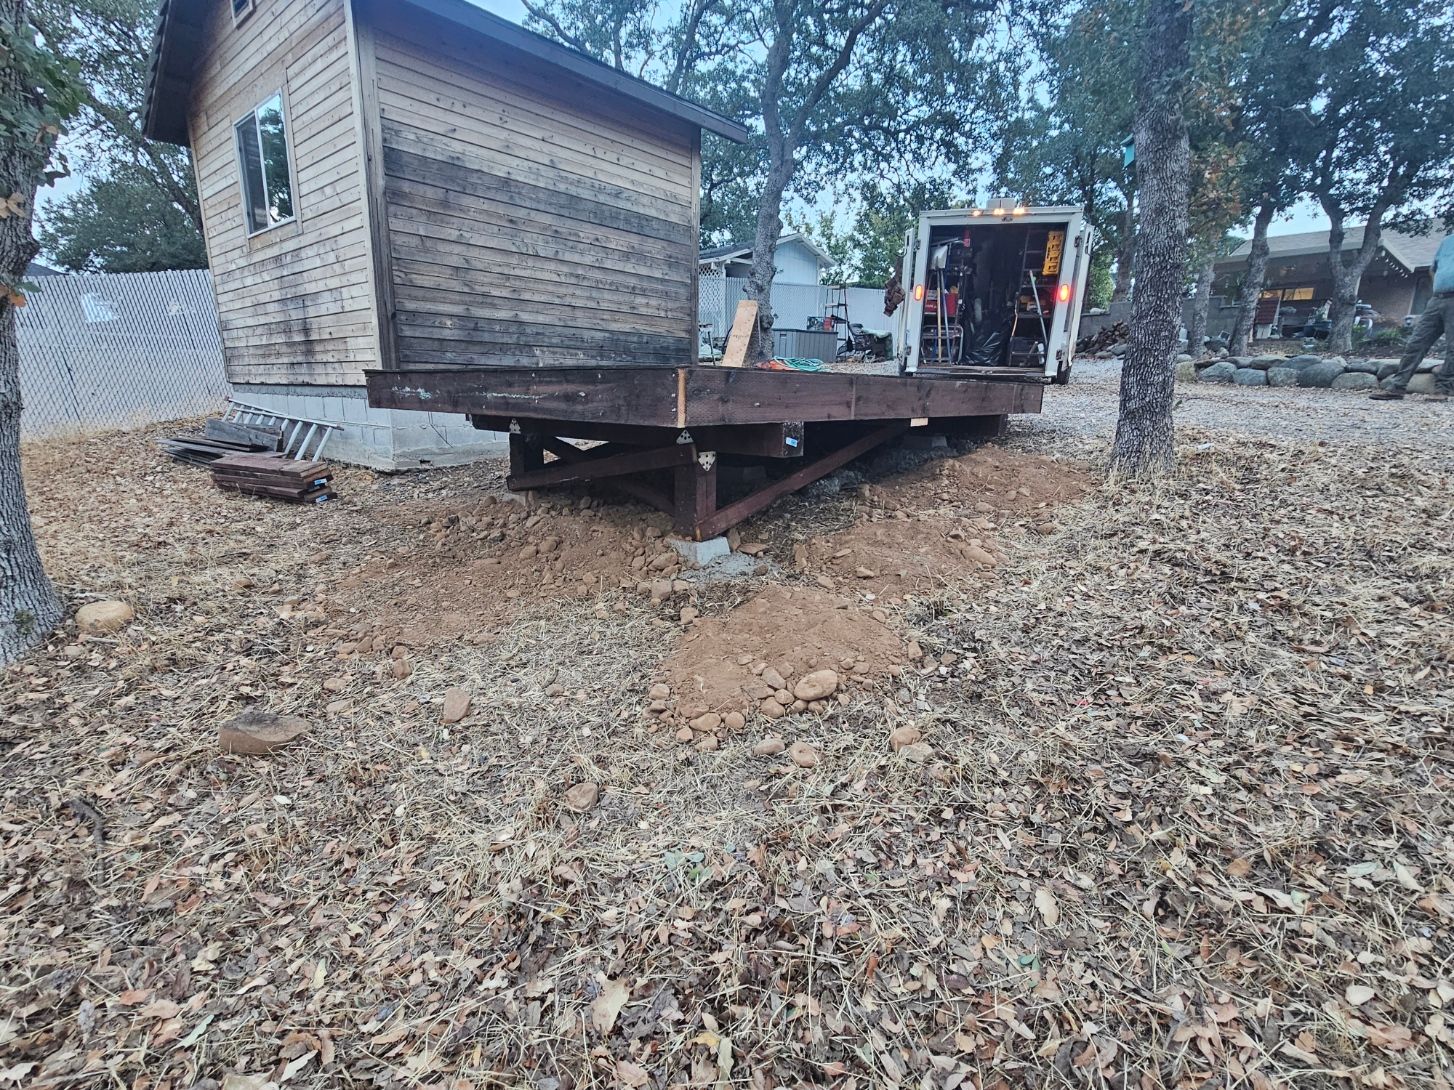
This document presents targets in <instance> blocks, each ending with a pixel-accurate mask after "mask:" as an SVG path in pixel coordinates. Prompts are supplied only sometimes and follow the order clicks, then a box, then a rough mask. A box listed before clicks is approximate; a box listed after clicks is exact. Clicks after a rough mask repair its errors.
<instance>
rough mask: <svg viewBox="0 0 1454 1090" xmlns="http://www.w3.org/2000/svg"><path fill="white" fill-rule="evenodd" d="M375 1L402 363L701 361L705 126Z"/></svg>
mask: <svg viewBox="0 0 1454 1090" xmlns="http://www.w3.org/2000/svg"><path fill="white" fill-rule="evenodd" d="M374 10H375V11H379V14H378V15H377V16H376V17H375V21H374V25H372V26H371V27H370V28H369V35H368V38H369V40H371V42H372V48H373V55H372V58H371V59H372V63H373V67H374V71H375V73H376V88H377V104H378V105H377V108H378V111H379V114H378V117H379V129H380V136H379V140H380V153H381V158H382V175H383V186H384V194H385V198H384V201H383V205H384V213H385V220H386V222H385V224H384V225H383V228H384V229H383V230H382V231H381V232H380V234H381V236H382V238H381V239H380V241H379V242H378V245H379V246H381V247H386V248H387V258H386V260H385V261H383V262H381V269H383V270H384V272H383V273H382V275H386V276H388V277H389V279H390V282H391V284H392V289H393V291H392V296H393V298H392V305H393V308H394V315H395V321H394V327H393V334H394V345H395V351H396V353H397V360H396V361H395V362H396V365H397V366H398V367H400V368H404V369H409V368H434V367H440V366H469V367H487V366H531V367H551V366H575V367H580V366H621V365H635V366H640V365H655V366H664V367H669V366H680V365H682V364H684V363H687V362H690V361H691V360H692V359H693V357H694V355H695V341H696V320H697V315H696V307H695V290H696V283H695V278H696V272H697V262H696V254H697V242H696V232H697V223H696V200H697V193H696V184H697V183H696V169H697V168H696V162H697V151H696V138H697V132H696V129H695V127H693V126H691V125H688V124H686V123H684V122H681V121H678V120H676V119H673V118H669V117H664V116H661V115H660V114H657V113H654V112H650V111H646V110H643V109H642V108H640V107H638V106H637V105H636V104H634V103H631V102H629V101H627V100H624V99H621V98H619V97H616V96H612V95H608V94H603V93H601V91H600V90H599V88H593V87H591V86H590V85H587V84H586V83H584V82H583V81H581V80H580V79H578V78H577V77H575V76H573V75H571V74H570V73H568V72H564V71H562V70H560V69H558V68H552V67H548V66H546V65H545V64H543V63H542V62H541V61H539V60H538V59H536V58H533V57H530V56H528V55H526V54H524V53H521V52H519V51H516V50H512V49H511V48H510V47H508V46H505V45H502V44H500V43H498V42H493V41H489V40H478V39H476V40H472V41H470V42H469V44H468V45H467V46H462V45H460V44H459V35H458V33H457V32H454V33H451V30H450V28H449V25H448V24H446V23H443V22H440V21H436V20H434V19H432V18H428V17H420V16H418V15H417V14H414V15H411V17H410V18H409V20H408V21H407V23H406V22H405V21H403V20H401V19H400V18H399V17H398V16H397V15H390V14H389V13H387V12H384V11H381V10H380V9H378V8H375V9H374ZM368 65H369V61H368V60H366V61H365V62H364V66H365V70H367V69H368Z"/></svg>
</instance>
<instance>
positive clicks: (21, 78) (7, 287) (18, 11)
mask: <svg viewBox="0 0 1454 1090" xmlns="http://www.w3.org/2000/svg"><path fill="white" fill-rule="evenodd" d="M78 74H79V69H78V66H77V65H76V63H75V62H74V61H72V60H69V59H66V58H64V57H61V56H58V55H57V54H56V53H55V52H54V51H53V50H52V49H51V48H50V46H49V44H48V43H46V42H44V41H43V40H42V39H41V38H40V36H39V34H38V32H37V29H36V27H35V25H34V24H33V23H31V22H30V21H29V20H28V19H27V17H26V14H25V7H24V5H23V4H20V3H18V2H16V0H8V2H0V162H3V164H4V165H3V168H0V229H3V230H5V231H6V232H7V233H8V232H10V231H12V230H13V229H14V226H15V221H17V220H18V222H19V225H20V233H21V238H20V239H19V240H17V241H18V245H13V246H11V247H10V248H8V252H9V253H11V254H13V255H14V257H13V266H12V267H10V268H0V308H3V307H5V306H9V305H12V304H16V303H19V302H21V301H23V296H22V295H21V293H20V289H19V286H18V285H19V283H20V278H21V277H22V276H23V275H24V273H25V266H26V265H27V264H29V262H30V258H31V257H32V256H34V253H35V243H34V241H33V240H32V239H31V231H30V227H31V217H32V212H33V207H34V202H35V190H36V187H37V186H39V185H44V184H49V183H51V182H54V181H55V180H56V179H57V178H60V177H63V176H64V175H65V174H66V173H67V171H68V168H67V164H66V162H65V160H64V158H62V157H59V156H56V155H55V148H56V141H57V139H58V138H59V136H60V134H61V131H62V128H63V126H64V125H65V124H66V122H67V121H68V120H69V119H70V118H71V116H72V115H73V114H74V113H75V112H76V109H77V107H78V106H79V105H80V101H81V93H82V91H81V85H80V81H79V79H78ZM6 220H10V221H12V222H11V223H5V222H4V221H6ZM11 237H12V238H13V237H14V236H13V235H12V236H11ZM12 335H13V334H12Z"/></svg>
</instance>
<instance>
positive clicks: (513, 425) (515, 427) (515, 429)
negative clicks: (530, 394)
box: [510, 419, 520, 435]
mask: <svg viewBox="0 0 1454 1090" xmlns="http://www.w3.org/2000/svg"><path fill="white" fill-rule="evenodd" d="M510 434H511V435H519V434H520V421H518V420H513V419H512V420H511V421H510Z"/></svg>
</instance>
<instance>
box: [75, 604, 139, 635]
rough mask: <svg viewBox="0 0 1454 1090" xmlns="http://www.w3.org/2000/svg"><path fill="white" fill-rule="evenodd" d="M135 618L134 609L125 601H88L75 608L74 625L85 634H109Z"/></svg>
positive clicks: (119, 629) (117, 630)
mask: <svg viewBox="0 0 1454 1090" xmlns="http://www.w3.org/2000/svg"><path fill="white" fill-rule="evenodd" d="M134 620H136V610H134V609H132V608H131V606H130V605H128V604H127V603H126V602H121V601H114V600H113V601H109V602H90V603H88V604H86V605H84V606H82V607H81V608H80V609H78V610H76V627H77V628H79V629H80V630H81V631H82V632H83V633H85V634H86V635H87V636H109V635H110V634H111V633H113V632H120V631H121V630H122V629H123V628H125V627H126V626H127V625H129V624H130V623H131V622H132V621H134Z"/></svg>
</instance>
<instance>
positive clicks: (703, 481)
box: [672, 447, 717, 541]
mask: <svg viewBox="0 0 1454 1090" xmlns="http://www.w3.org/2000/svg"><path fill="white" fill-rule="evenodd" d="M691 450H692V453H693V454H694V455H695V457H693V458H692V460H691V461H689V462H687V463H686V464H684V465H679V466H677V471H676V488H675V491H674V493H673V499H674V500H675V510H674V511H673V513H672V529H673V530H675V531H676V532H677V533H679V534H681V535H682V537H689V538H691V539H692V540H693V541H702V540H705V538H707V537H712V536H714V535H712V534H704V533H703V532H702V527H703V525H704V524H705V523H706V522H707V521H708V520H710V519H711V517H712V515H713V514H714V513H715V512H716V510H717V455H716V454H715V453H714V452H712V451H703V452H701V453H700V454H698V453H697V451H696V448H695V447H693V448H691Z"/></svg>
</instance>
